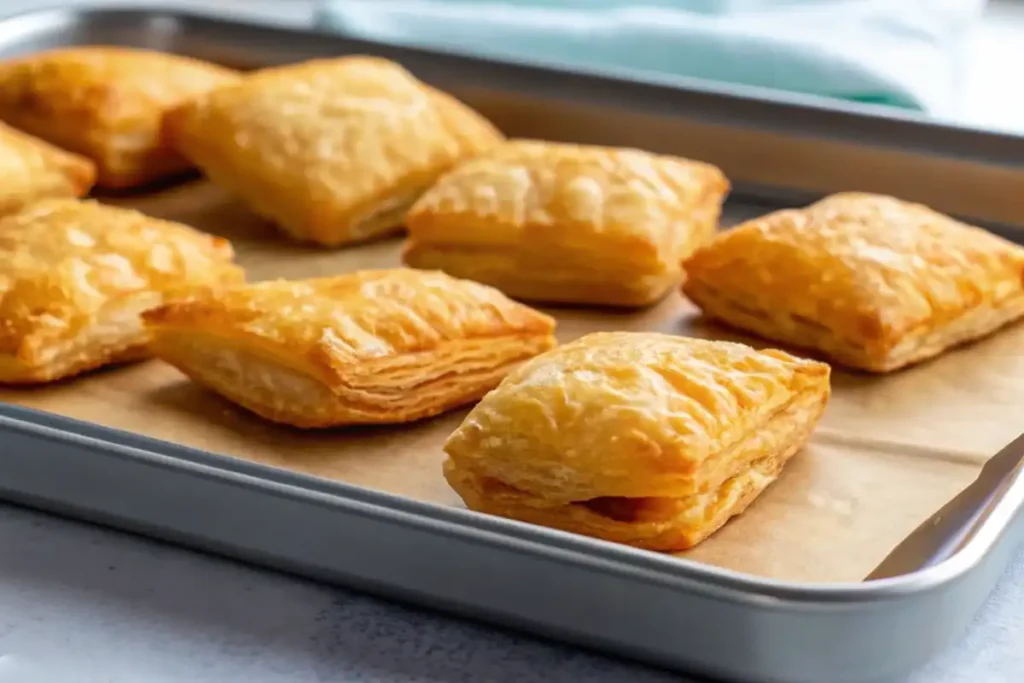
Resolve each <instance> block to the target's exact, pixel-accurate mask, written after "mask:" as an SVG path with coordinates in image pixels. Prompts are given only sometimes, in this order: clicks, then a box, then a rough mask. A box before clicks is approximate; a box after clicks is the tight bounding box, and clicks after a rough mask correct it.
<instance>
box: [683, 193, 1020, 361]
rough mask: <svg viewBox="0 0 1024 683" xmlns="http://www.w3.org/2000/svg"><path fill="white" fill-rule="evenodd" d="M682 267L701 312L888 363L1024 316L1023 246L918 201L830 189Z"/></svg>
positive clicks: (727, 236)
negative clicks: (828, 193) (834, 192)
mask: <svg viewBox="0 0 1024 683" xmlns="http://www.w3.org/2000/svg"><path fill="white" fill-rule="evenodd" d="M684 267H685V269H686V271H687V281H686V282H685V283H684V285H683V291H684V293H685V294H686V295H687V296H688V297H689V298H690V299H691V300H692V301H693V302H694V303H696V304H697V305H698V306H700V308H701V309H702V311H703V312H704V313H705V314H706V315H708V316H710V317H712V318H717V319H719V320H721V321H723V322H726V323H728V324H730V325H733V326H735V327H738V328H740V329H744V330H749V331H751V332H754V333H756V334H759V335H761V336H763V337H766V338H769V339H774V340H777V341H780V342H784V343H787V344H791V345H793V346H796V347H802V348H808V349H813V350H817V351H819V352H821V353H822V354H824V355H826V356H827V357H829V358H831V359H834V360H836V361H838V362H840V363H843V364H845V365H848V366H851V367H855V368H860V369H864V370H868V371H873V372H887V371H891V370H896V369H898V368H901V367H904V366H907V365H910V364H912V363H916V362H919V361H922V360H925V359H927V358H931V357H933V356H936V355H938V354H940V353H942V352H943V351H945V350H946V349H948V348H950V347H952V346H955V345H957V344H960V343H963V342H966V341H969V340H972V339H977V338H979V337H982V336H985V335H987V334H989V333H991V332H993V331H995V330H996V329H998V328H1000V327H1002V326H1004V325H1006V324H1007V323H1009V322H1011V321H1013V320H1015V319H1017V318H1019V317H1021V316H1022V315H1024V249H1022V248H1021V247H1019V246H1017V245H1014V244H1012V243H1010V242H1007V241H1005V240H1003V239H1001V238H999V237H997V236H995V235H992V234H990V233H988V232H986V231H984V230H981V229H980V228H975V227H972V226H969V225H965V224H963V223H960V222H958V221H955V220H953V219H951V218H948V217H946V216H943V215H941V214H939V213H936V212H935V211H932V210H930V209H928V208H926V207H924V206H920V205H916V204H910V203H906V202H902V201H899V200H897V199H893V198H891V197H884V196H878V195H868V194H857V193H845V194H839V195H833V196H832V197H828V198H826V199H824V200H822V201H820V202H818V203H816V204H813V205H811V206H809V207H807V208H806V209H800V210H786V211H779V212H776V213H773V214H769V215H768V216H764V217H762V218H758V219H755V220H753V221H750V222H748V223H746V224H743V225H741V226H739V227H737V228H735V229H733V230H730V231H727V232H725V233H722V234H721V235H720V236H719V237H717V238H716V239H715V241H714V242H712V243H711V244H710V245H708V246H707V247H706V248H704V249H701V250H699V251H698V252H696V253H695V254H694V255H693V256H692V257H691V258H690V259H688V260H687V261H686V262H685V264H684Z"/></svg>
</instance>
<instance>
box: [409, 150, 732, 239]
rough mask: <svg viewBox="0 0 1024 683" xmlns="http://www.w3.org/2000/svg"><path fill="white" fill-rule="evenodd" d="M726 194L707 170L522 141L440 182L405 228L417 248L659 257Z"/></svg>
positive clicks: (627, 153) (646, 156) (670, 160)
mask: <svg viewBox="0 0 1024 683" xmlns="http://www.w3.org/2000/svg"><path fill="white" fill-rule="evenodd" d="M727 190H728V181H727V180H726V179H725V176H723V175H722V173H721V172H720V171H719V170H718V169H717V168H715V167H714V166H711V165H709V164H704V163H700V162H696V161H689V160H686V159H680V158H675V157H668V156H660V155H655V154H650V153H648V152H643V151H640V150H635V149H616V148H606V147H587V146H578V145H569V144H560V143H550V142H538V141H532V140H515V141H510V142H507V143H505V144H503V145H500V146H499V147H497V148H495V149H493V150H491V151H490V152H488V153H487V154H485V155H483V156H481V157H479V158H477V159H474V160H471V161H468V162H466V163H464V164H461V165H460V166H458V167H457V168H456V169H454V170H453V171H451V172H449V173H448V174H446V175H445V176H443V177H442V178H441V179H440V180H439V181H438V183H437V184H436V185H435V186H434V187H433V188H431V190H430V191H429V192H428V193H427V194H426V195H424V196H423V197H422V198H421V199H420V201H419V202H417V203H416V205H415V206H414V207H413V209H412V211H411V212H410V213H409V216H408V217H407V220H406V223H407V225H408V227H409V230H410V233H411V235H412V237H413V239H415V240H417V241H420V242H423V241H426V242H451V243H455V244H479V245H503V244H523V245H536V246H538V247H542V246H543V245H560V246H565V247H568V248H577V249H580V250H585V251H586V250H595V249H597V248H602V249H608V248H615V249H622V250H625V252H624V254H623V255H629V254H635V255H636V256H637V257H639V258H644V257H651V256H653V257H655V258H657V257H659V256H661V255H662V254H664V253H668V254H675V253H678V252H680V250H685V249H686V246H687V243H688V241H690V240H692V239H694V237H695V235H694V230H693V229H689V230H688V229H686V228H687V226H688V225H689V224H690V223H691V221H692V220H693V218H694V216H693V215H692V214H693V212H694V211H696V210H697V209H698V208H699V207H700V205H701V204H702V203H703V202H705V201H706V200H707V199H709V198H714V199H716V200H719V201H720V200H721V198H722V197H723V196H724V194H725V193H726V192H727ZM716 210H717V207H716ZM698 232H699V231H698ZM696 236H699V237H700V238H702V239H703V238H706V237H707V235H700V234H699V235H696Z"/></svg>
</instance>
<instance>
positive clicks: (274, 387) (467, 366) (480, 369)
mask: <svg viewBox="0 0 1024 683" xmlns="http://www.w3.org/2000/svg"><path fill="white" fill-rule="evenodd" d="M145 319H146V324H147V327H148V328H149V329H150V330H151V331H152V332H153V334H154V344H153V348H154V350H155V352H156V354H157V355H158V356H159V357H161V358H162V359H164V360H165V361H167V362H169V363H171V364H172V365H174V366H176V367H177V368H179V369H180V370H181V371H182V372H184V373H185V374H186V375H188V376H189V377H191V378H192V379H193V380H195V381H196V382H198V383H199V384H202V385H205V386H207V387H209V388H211V389H213V390H214V391H216V392H219V393H220V394H221V395H223V396H225V397H227V398H228V399H230V400H232V401H234V402H235V403H238V404H239V405H241V406H243V407H245V408H247V409H249V410H251V411H253V412H255V413H257V414H258V415H261V416H263V417H264V418H266V419H268V420H273V421H275V422H281V423H286V424H290V425H294V426H297V427H332V426H340V425H350V424H373V423H400V422H409V421H412V420H417V419H421V418H425V417H430V416H432V415H437V414H439V413H441V412H444V411H446V410H448V409H451V408H454V407H456V406H460V405H463V404H466V403H470V402H472V401H475V400H477V399H478V398H480V397H481V396H483V395H484V393H486V392H487V391H488V390H490V389H492V388H494V387H495V386H496V385H497V384H498V382H500V381H501V379H502V378H503V377H504V376H505V374H506V373H507V372H508V371H509V370H510V369H511V368H513V367H515V366H516V365H517V364H519V363H520V362H522V361H523V360H525V359H527V358H530V357H532V356H534V355H536V354H538V353H540V352H542V351H544V350H546V349H548V348H550V347H551V346H553V345H554V344H555V340H554V337H553V331H554V326H555V322H554V320H552V319H551V318H549V317H548V316H546V315H543V314H542V313H538V312H537V311H534V310H532V309H530V308H527V307H526V306H523V305H521V304H517V303H515V302H513V301H510V300H509V299H507V298H505V297H504V296H503V295H502V294H501V293H500V292H498V291H497V290H494V289H491V288H490V287H485V286H483V285H479V284H476V283H474V282H467V281H464V280H456V279H454V278H451V277H448V276H447V275H444V274H443V273H435V272H427V271H416V270H409V269H404V268H400V269H394V270H368V271H361V272H356V273H350V274H347V275H340V276H336V277H328V278H319V279H312V280H300V281H284V280H278V281H271V282H264V283H258V284H253V285H248V286H245V287H240V288H235V289H232V290H230V291H226V292H222V293H220V294H215V295H212V296H209V297H205V298H197V299H193V300H190V301H186V302H180V303H172V304H169V305H167V306H164V307H163V308H160V309H157V310H154V311H151V312H148V313H146V315H145Z"/></svg>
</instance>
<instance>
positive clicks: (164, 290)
mask: <svg viewBox="0 0 1024 683" xmlns="http://www.w3.org/2000/svg"><path fill="white" fill-rule="evenodd" d="M241 280H242V271H241V270H240V269H239V268H238V267H236V266H235V265H233V263H232V249H231V245H230V244H229V243H228V242H226V241H225V240H223V239H220V238H217V237H211V236H209V235H205V234H203V233H200V232H198V231H196V230H193V229H192V228H189V227H187V226H184V225H179V224H177V223H170V222H167V221H162V220H157V219H155V218H150V217H148V216H145V215H143V214H141V213H138V212H136V211H132V210H129V209H120V208H115V207H111V206H104V205H101V204H97V203H95V202H93V201H91V200H81V201H80V200H74V199H48V200H43V201H40V202H37V203H35V204H33V205H31V206H30V207H28V208H26V209H24V210H22V211H20V212H18V213H15V214H11V215H10V216H7V217H6V218H3V219H0V383H7V384H33V383H41V382H48V381H52V380H56V379H60V378H63V377H68V376H71V375H74V374H77V373H80V372H83V371H85V370H89V369H92V368H96V367H99V366H102V365H106V364H108V363H116V362H123V361H128V360H134V359H137V358H140V357H143V356H144V355H146V349H145V345H146V341H147V337H146V333H145V330H144V329H143V326H142V321H141V319H140V317H139V314H140V313H141V312H142V311H143V310H145V309H146V308H149V307H151V306H155V305H158V304H160V303H163V302H164V301H165V300H167V299H173V298H175V297H179V296H187V295H191V294H193V293H194V292H195V291H202V290H204V289H207V288H216V287H220V286H223V285H225V284H229V283H235V282H240V281H241Z"/></svg>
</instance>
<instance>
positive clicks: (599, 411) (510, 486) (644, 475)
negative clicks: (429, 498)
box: [444, 332, 830, 551]
mask: <svg viewBox="0 0 1024 683" xmlns="http://www.w3.org/2000/svg"><path fill="white" fill-rule="evenodd" d="M829 392H830V389H829V367H828V366H827V365H825V364H824V363H818V362H815V361H809V360H802V359H798V358H794V357H793V356H790V355H788V354H786V353H783V352H781V351H774V350H768V351H756V350H754V349H752V348H750V347H747V346H744V345H742V344H734V343H729V342H718V341H706V340H699V339H687V338H683V337H675V336H669V335H663V334H655V333H629V332H607V333H597V334H591V335H588V336H586V337H582V338H581V339H579V340H577V341H575V342H573V343H570V344H567V345H565V346H562V347H560V348H558V349H555V350H553V351H550V352H548V353H545V354H543V355H542V356H539V357H537V358H535V359H533V360H531V361H529V362H527V363H525V364H523V365H522V366H521V367H520V368H518V369H517V370H515V371H513V372H512V373H510V374H509V376H508V377H507V378H506V379H505V380H504V381H503V382H502V383H501V385H500V386H499V387H498V388H497V389H495V390H494V391H493V392H491V393H490V394H488V395H487V396H486V397H485V398H484V399H483V400H482V401H481V402H480V403H479V404H478V405H477V406H476V407H475V408H474V409H473V410H472V411H471V412H470V413H469V415H468V416H467V417H466V419H465V421H464V422H463V423H462V425H461V426H460V427H459V428H458V430H456V431H455V433H454V434H452V435H451V437H450V438H449V439H448V441H447V443H446V445H445V451H446V452H447V454H448V459H447V460H446V462H445V464H444V474H445V477H446V478H447V480H448V482H449V483H450V484H451V486H452V488H454V489H455V491H456V492H457V493H458V494H459V495H460V496H461V497H462V499H463V500H464V501H465V502H466V505H467V506H468V507H469V508H471V509H473V510H477V511H480V512H485V513H489V514H494V515H499V516H503V517H509V518H512V519H517V520H521V521H525V522H530V523H533V524H539V525H543V526H548V527H553V528H556V529H562V530H565V531H571V532H576V533H580V534H585V535H589V536H594V537H597V538H601V539H604V540H608V541H613V542H617V543H623V544H627V545H631V546H635V547H640V548H646V549H650V550H663V551H668V550H684V549H686V548H690V547H692V546H694V545H696V544H697V543H699V542H700V541H702V540H703V539H705V538H707V537H708V536H709V535H710V534H712V533H714V532H715V531H716V530H717V529H719V528H720V527H721V526H722V525H723V524H725V523H726V521H728V520H729V518H731V517H733V516H735V515H738V514H740V513H741V512H743V511H744V510H745V509H746V508H747V506H748V505H750V503H751V502H752V501H753V500H754V499H755V498H757V496H758V495H759V494H760V493H761V492H762V491H764V490H765V489H766V488H767V487H768V485H769V484H770V483H771V482H772V481H774V480H775V479H776V477H777V476H778V475H779V473H780V472H781V470H782V468H783V466H784V465H785V463H786V461H787V460H788V459H789V458H790V457H791V456H793V454H794V453H796V452H797V451H798V450H799V449H800V448H801V446H802V445H803V444H804V442H805V441H806V440H807V438H808V436H809V434H810V432H811V430H812V429H813V428H814V425H815V424H816V423H817V421H818V419H819V417H820V416H821V414H822V411H823V410H824V408H825V404H826V403H827V401H828V397H829Z"/></svg>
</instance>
